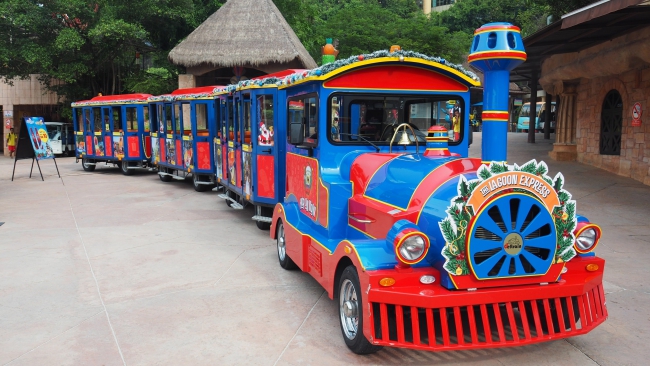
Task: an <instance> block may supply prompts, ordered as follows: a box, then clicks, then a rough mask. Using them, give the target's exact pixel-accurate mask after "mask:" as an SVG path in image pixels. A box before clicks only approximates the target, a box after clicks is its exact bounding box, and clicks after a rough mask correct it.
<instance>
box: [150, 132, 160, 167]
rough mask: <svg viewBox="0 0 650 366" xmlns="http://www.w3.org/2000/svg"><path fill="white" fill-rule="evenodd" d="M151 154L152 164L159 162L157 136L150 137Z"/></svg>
mask: <svg viewBox="0 0 650 366" xmlns="http://www.w3.org/2000/svg"><path fill="white" fill-rule="evenodd" d="M151 156H152V157H153V162H154V164H158V163H159V162H160V146H159V145H158V138H156V137H152V138H151Z"/></svg>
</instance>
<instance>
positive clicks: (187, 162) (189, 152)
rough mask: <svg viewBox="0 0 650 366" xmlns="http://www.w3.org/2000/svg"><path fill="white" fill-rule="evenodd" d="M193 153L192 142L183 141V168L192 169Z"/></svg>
mask: <svg viewBox="0 0 650 366" xmlns="http://www.w3.org/2000/svg"><path fill="white" fill-rule="evenodd" d="M193 152H194V150H193V149H192V141H186V140H183V166H184V167H185V168H191V167H192V165H193V164H192V157H193Z"/></svg>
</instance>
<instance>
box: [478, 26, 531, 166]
mask: <svg viewBox="0 0 650 366" xmlns="http://www.w3.org/2000/svg"><path fill="white" fill-rule="evenodd" d="M467 60H468V61H469V63H470V64H471V65H472V66H474V67H476V68H477V69H479V70H481V72H483V75H484V85H483V114H482V119H483V143H482V146H481V159H482V160H483V163H485V164H489V163H490V162H492V161H495V162H502V163H505V162H506V160H507V154H508V121H509V118H508V117H509V116H508V95H509V90H510V71H511V70H513V69H514V68H515V67H517V66H519V65H521V64H522V63H523V62H524V61H526V51H525V50H524V42H523V40H522V38H521V33H520V29H519V27H516V26H514V25H512V24H510V23H488V24H485V25H483V26H481V27H480V28H479V29H477V30H476V31H474V41H473V42H472V48H471V49H470V54H469V56H468V58H467Z"/></svg>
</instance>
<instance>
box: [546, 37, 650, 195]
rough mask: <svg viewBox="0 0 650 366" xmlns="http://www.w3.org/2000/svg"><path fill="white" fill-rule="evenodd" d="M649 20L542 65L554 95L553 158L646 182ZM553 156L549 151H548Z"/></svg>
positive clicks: (649, 170)
mask: <svg viewBox="0 0 650 366" xmlns="http://www.w3.org/2000/svg"><path fill="white" fill-rule="evenodd" d="M648 45H650V25H648V26H646V27H644V28H641V29H639V30H637V31H634V32H630V33H628V34H625V35H623V36H620V37H617V38H614V39H612V40H611V41H607V42H603V43H600V44H597V45H595V46H593V47H590V48H587V49H585V50H583V51H580V52H575V53H567V54H560V55H554V56H552V57H550V58H548V59H547V60H545V61H544V63H543V65H542V73H541V75H542V77H541V79H540V83H541V85H542V87H543V88H544V89H545V90H546V91H547V92H550V93H553V94H556V95H557V94H559V95H560V111H559V113H560V116H559V120H561V121H563V123H558V129H557V134H556V144H555V146H554V153H555V156H554V157H555V158H558V159H559V160H568V159H576V160H577V161H579V162H582V163H585V164H589V165H594V166H597V167H599V168H602V169H605V170H607V171H610V172H613V173H617V174H620V175H623V176H626V177H631V178H633V179H636V180H638V181H641V182H643V183H644V184H648V185H650V111H648V108H650V47H648ZM552 156H553V155H552Z"/></svg>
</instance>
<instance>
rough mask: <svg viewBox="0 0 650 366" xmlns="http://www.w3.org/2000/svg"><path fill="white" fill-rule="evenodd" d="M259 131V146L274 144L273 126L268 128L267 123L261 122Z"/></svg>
mask: <svg viewBox="0 0 650 366" xmlns="http://www.w3.org/2000/svg"><path fill="white" fill-rule="evenodd" d="M259 132H260V133H259V135H258V136H257V144H258V145H259V146H273V126H271V127H269V128H268V129H267V128H266V124H265V123H264V122H260V127H259Z"/></svg>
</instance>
